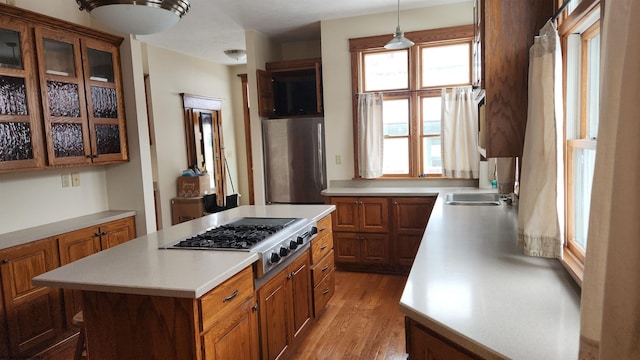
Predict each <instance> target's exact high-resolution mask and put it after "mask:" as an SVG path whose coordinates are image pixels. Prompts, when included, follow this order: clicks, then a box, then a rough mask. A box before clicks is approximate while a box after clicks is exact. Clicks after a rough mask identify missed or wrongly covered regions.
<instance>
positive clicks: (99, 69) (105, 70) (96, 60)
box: [87, 49, 115, 83]
mask: <svg viewBox="0 0 640 360" xmlns="http://www.w3.org/2000/svg"><path fill="white" fill-rule="evenodd" d="M87 55H88V58H89V78H90V79H91V80H96V81H104V82H111V83H112V82H115V81H114V77H113V58H112V57H111V53H110V52H107V51H100V50H95V49H88V50H87Z"/></svg>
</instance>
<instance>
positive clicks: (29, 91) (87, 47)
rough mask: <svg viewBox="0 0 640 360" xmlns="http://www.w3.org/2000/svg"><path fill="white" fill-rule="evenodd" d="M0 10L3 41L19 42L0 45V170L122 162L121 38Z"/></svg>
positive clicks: (10, 9)
mask: <svg viewBox="0 0 640 360" xmlns="http://www.w3.org/2000/svg"><path fill="white" fill-rule="evenodd" d="M0 10H1V11H2V12H3V15H2V20H3V21H2V24H1V25H0V34H1V35H0V36H3V37H7V39H8V40H7V41H4V40H3V41H2V43H3V44H9V43H11V44H20V45H21V46H13V47H12V49H3V48H2V46H0V51H1V52H2V53H0V56H2V60H0V63H2V65H0V67H1V68H0V76H2V77H0V91H1V92H0V107H1V108H2V109H0V111H1V115H0V134H1V135H3V136H2V138H3V141H0V171H3V170H6V171H10V170H18V169H25V168H39V167H46V166H58V165H64V166H74V165H78V166H81V165H90V164H96V163H113V162H121V161H127V160H128V152H127V141H126V140H127V138H126V126H125V118H124V103H123V94H122V78H121V72H120V55H119V48H118V46H119V44H120V43H121V42H122V38H119V37H115V36H112V35H108V34H103V33H100V32H97V31H95V30H92V29H88V28H84V27H80V26H77V25H72V24H68V23H65V22H62V21H60V20H57V19H52V18H48V17H46V16H42V15H39V14H34V13H31V12H28V11H24V10H20V9H17V8H14V7H9V6H5V5H0ZM5 20H6V21H5ZM16 36H17V37H19V38H20V39H19V40H15V41H9V40H11V39H12V38H16ZM9 50H13V53H10V52H9ZM16 54H17V55H18V56H20V55H21V59H22V60H21V59H17V60H16V59H15V57H16ZM8 55H13V57H11V58H7V60H5V57H6V56H8ZM5 63H6V64H5ZM4 65H7V66H4ZM5 74H6V75H9V74H12V75H14V76H13V77H11V78H7V77H6V76H3V75H5ZM21 79H22V80H21ZM23 83H24V85H22V84H23ZM5 104H6V106H5ZM20 106H22V108H20ZM14 108H15V109H16V110H12V109H14ZM7 109H8V110H7ZM5 110H7V111H6V112H7V113H5ZM11 111H14V112H16V114H13V113H11ZM27 123H28V124H29V126H27V125H26V124H27ZM29 131H30V133H29ZM5 133H6V134H5ZM4 135H6V137H5V136H4ZM27 135H29V137H28V138H27ZM5 138H6V139H7V140H6V141H5V140H4V139H5ZM29 148H30V149H31V150H30V151H27V150H23V149H29ZM20 151H22V152H24V153H25V154H22V153H20ZM5 154H9V155H5ZM11 154H14V155H11ZM25 157H26V158H27V159H28V160H29V161H25V159H24V158H25Z"/></svg>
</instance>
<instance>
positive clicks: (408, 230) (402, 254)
mask: <svg viewBox="0 0 640 360" xmlns="http://www.w3.org/2000/svg"><path fill="white" fill-rule="evenodd" d="M391 202H392V208H391V209H392V211H391V213H392V223H393V225H394V229H393V230H394V233H393V236H392V238H393V244H394V250H395V252H394V253H395V263H396V264H398V265H404V266H411V265H412V264H413V260H414V259H415V257H416V253H417V252H418V247H419V246H420V242H421V241H422V236H423V235H424V230H425V229H426V227H427V223H428V222H429V217H430V216H431V211H432V210H433V205H434V203H435V197H416V198H403V197H397V198H392V199H391Z"/></svg>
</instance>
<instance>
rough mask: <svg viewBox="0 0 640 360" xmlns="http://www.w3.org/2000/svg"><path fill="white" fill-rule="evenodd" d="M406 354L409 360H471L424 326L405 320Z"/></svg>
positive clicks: (464, 353)
mask: <svg viewBox="0 0 640 360" xmlns="http://www.w3.org/2000/svg"><path fill="white" fill-rule="evenodd" d="M405 323H406V334H407V353H409V358H410V359H411V360H473V359H478V358H477V357H472V356H471V355H468V354H467V353H466V352H464V350H461V349H459V348H458V346H457V345H455V344H453V343H450V342H449V341H446V340H444V339H442V338H441V337H440V336H437V335H435V334H434V333H433V332H431V331H430V330H428V329H427V328H425V327H424V326H422V325H420V324H418V323H416V322H415V321H413V320H411V319H407V320H406V321H405Z"/></svg>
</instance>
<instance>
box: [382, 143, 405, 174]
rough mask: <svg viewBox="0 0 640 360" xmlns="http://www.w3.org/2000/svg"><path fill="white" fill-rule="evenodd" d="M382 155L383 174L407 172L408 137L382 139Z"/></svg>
mask: <svg viewBox="0 0 640 360" xmlns="http://www.w3.org/2000/svg"><path fill="white" fill-rule="evenodd" d="M383 148H384V155H383V157H382V173H383V174H408V173H409V139H408V138H392V139H384V143H383Z"/></svg>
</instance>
